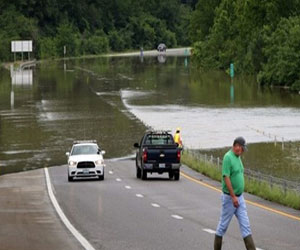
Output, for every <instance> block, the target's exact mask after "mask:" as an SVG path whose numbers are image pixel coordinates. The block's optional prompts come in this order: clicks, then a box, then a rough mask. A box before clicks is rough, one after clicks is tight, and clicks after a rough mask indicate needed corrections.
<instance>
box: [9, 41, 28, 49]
mask: <svg viewBox="0 0 300 250" xmlns="http://www.w3.org/2000/svg"><path fill="white" fill-rule="evenodd" d="M11 52H32V41H31V40H28V41H11Z"/></svg>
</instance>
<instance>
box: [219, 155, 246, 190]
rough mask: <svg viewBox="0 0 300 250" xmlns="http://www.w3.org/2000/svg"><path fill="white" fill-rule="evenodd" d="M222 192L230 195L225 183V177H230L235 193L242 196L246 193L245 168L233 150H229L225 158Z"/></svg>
mask: <svg viewBox="0 0 300 250" xmlns="http://www.w3.org/2000/svg"><path fill="white" fill-rule="evenodd" d="M222 176H223V178H222V191H223V192H224V193H229V191H228V188H227V186H226V184H225V181H224V176H228V177H229V178H230V181H231V185H232V188H233V192H234V193H235V194H236V195H240V194H242V193H243V192H244V186H245V183H244V166H243V163H242V161H241V158H240V157H239V156H236V155H235V154H234V153H233V151H232V150H229V151H228V152H227V153H226V154H225V155H224V158H223V164H222Z"/></svg>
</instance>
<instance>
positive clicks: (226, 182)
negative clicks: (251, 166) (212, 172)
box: [223, 176, 239, 207]
mask: <svg viewBox="0 0 300 250" xmlns="http://www.w3.org/2000/svg"><path fill="white" fill-rule="evenodd" d="M223 178H224V181H225V184H226V186H227V189H228V191H229V193H230V196H231V199H232V203H233V206H234V207H238V206H239V201H238V198H237V197H236V196H235V194H234V192H233V188H232V185H231V181H230V178H229V177H228V176H224V177H223Z"/></svg>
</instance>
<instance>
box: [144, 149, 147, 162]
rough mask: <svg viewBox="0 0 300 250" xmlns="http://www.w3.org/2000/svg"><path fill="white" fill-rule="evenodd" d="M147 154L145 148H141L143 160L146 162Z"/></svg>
mask: <svg viewBox="0 0 300 250" xmlns="http://www.w3.org/2000/svg"><path fill="white" fill-rule="evenodd" d="M147 158H148V154H147V149H145V148H144V149H143V161H144V162H147Z"/></svg>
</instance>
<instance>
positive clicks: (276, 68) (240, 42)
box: [0, 0, 300, 90]
mask: <svg viewBox="0 0 300 250" xmlns="http://www.w3.org/2000/svg"><path fill="white" fill-rule="evenodd" d="M21 39H22V40H26V39H30V40H33V42H34V43H33V44H34V51H35V55H34V56H35V57H36V58H41V59H44V58H53V57H61V56H63V53H64V50H63V47H64V46H66V47H67V54H66V56H79V55H90V54H100V53H105V52H107V51H110V50H112V51H124V50H131V49H140V48H143V49H154V48H156V47H157V45H158V44H159V43H161V42H163V43H165V44H166V45H167V46H168V47H176V46H187V45H192V46H193V58H194V61H195V62H196V64H198V65H199V66H200V67H202V68H214V69H222V70H227V69H228V67H229V65H230V63H234V64H235V69H236V71H237V72H238V73H239V72H243V73H249V74H256V75H257V80H258V82H259V83H260V84H262V85H273V86H282V87H290V88H291V89H294V90H300V71H299V70H298V69H299V66H300V52H299V51H300V50H299V49H300V0H284V1H282V0H244V1H239V0H209V1H207V0H160V1H159V0H72V1H71V0H14V1H9V0H2V1H0V61H11V60H12V59H13V55H12V53H11V52H10V42H11V41H12V40H21Z"/></svg>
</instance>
